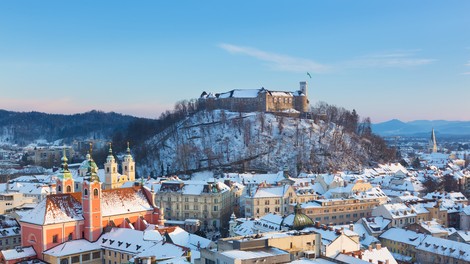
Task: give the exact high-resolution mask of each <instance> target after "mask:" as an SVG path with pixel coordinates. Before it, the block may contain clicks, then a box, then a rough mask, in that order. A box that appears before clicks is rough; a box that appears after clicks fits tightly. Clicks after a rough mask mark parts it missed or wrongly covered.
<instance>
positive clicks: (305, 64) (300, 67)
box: [219, 43, 331, 73]
mask: <svg viewBox="0 0 470 264" xmlns="http://www.w3.org/2000/svg"><path fill="white" fill-rule="evenodd" d="M219 47H220V48H222V49H223V50H225V51H228V52H230V53H232V54H242V55H246V56H250V57H253V58H255V59H258V60H260V61H263V62H266V63H267V65H268V66H269V67H270V68H271V69H273V70H277V71H286V72H314V73H324V72H327V71H329V70H330V68H331V67H330V66H328V65H325V64H321V63H318V62H315V61H313V60H310V59H305V58H296V57H291V56H288V55H283V54H276V53H271V52H266V51H262V50H259V49H256V48H251V47H243V46H237V45H232V44H227V43H222V44H220V45H219Z"/></svg>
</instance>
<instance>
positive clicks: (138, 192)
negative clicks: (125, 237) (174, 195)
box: [101, 187, 153, 217]
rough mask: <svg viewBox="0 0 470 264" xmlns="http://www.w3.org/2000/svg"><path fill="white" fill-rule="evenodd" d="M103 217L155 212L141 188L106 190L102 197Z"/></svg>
mask: <svg viewBox="0 0 470 264" xmlns="http://www.w3.org/2000/svg"><path fill="white" fill-rule="evenodd" d="M101 205H102V206H101V211H102V215H103V217H105V216H111V215H119V214H127V213H135V212H142V211H148V210H153V207H152V205H151V204H150V202H149V201H148V199H147V197H146V196H145V194H144V193H143V191H142V189H141V188H132V187H131V188H118V189H111V190H104V191H103V192H102V196H101Z"/></svg>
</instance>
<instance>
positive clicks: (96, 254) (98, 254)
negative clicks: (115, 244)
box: [93, 251, 101, 259]
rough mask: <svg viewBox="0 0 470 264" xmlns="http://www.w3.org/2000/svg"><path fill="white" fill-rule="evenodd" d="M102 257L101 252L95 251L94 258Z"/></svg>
mask: <svg viewBox="0 0 470 264" xmlns="http://www.w3.org/2000/svg"><path fill="white" fill-rule="evenodd" d="M100 258H101V252H99V251H98V252H93V259H100Z"/></svg>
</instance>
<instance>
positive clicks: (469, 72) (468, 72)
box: [462, 60, 470, 75]
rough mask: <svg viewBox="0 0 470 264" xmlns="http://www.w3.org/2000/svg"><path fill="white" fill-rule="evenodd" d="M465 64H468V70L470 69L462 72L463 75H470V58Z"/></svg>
mask: <svg viewBox="0 0 470 264" xmlns="http://www.w3.org/2000/svg"><path fill="white" fill-rule="evenodd" d="M464 66H467V67H466V70H468V71H466V72H462V74H463V75H470V60H469V61H468V62H467V63H465V64H464Z"/></svg>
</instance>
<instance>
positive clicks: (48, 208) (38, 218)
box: [20, 193, 83, 225]
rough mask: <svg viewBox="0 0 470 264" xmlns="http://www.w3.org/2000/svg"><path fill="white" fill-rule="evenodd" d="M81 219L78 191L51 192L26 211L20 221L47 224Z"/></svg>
mask: <svg viewBox="0 0 470 264" xmlns="http://www.w3.org/2000/svg"><path fill="white" fill-rule="evenodd" d="M78 220H83V216H82V205H81V195H80V193H71V194H52V195H48V196H47V197H46V199H44V200H42V201H41V202H40V203H39V204H38V205H37V207H36V208H34V209H33V210H31V211H29V212H27V213H26V214H25V215H23V217H22V218H21V219H20V221H21V222H26V223H31V224H37V225H48V224H56V223H65V222H71V221H78Z"/></svg>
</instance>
